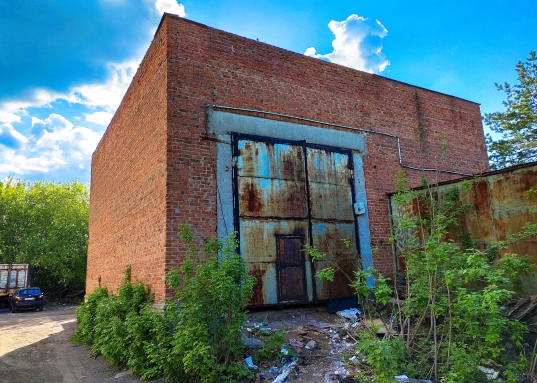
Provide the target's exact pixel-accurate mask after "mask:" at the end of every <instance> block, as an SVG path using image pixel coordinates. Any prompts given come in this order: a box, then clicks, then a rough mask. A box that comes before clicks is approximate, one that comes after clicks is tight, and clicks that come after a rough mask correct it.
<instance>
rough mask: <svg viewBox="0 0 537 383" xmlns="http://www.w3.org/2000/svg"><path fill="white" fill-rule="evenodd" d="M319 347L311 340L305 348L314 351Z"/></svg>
mask: <svg viewBox="0 0 537 383" xmlns="http://www.w3.org/2000/svg"><path fill="white" fill-rule="evenodd" d="M315 346H317V343H315V341H314V340H310V341H309V342H308V343H306V346H305V348H306V349H308V350H313V349H314V348H315Z"/></svg>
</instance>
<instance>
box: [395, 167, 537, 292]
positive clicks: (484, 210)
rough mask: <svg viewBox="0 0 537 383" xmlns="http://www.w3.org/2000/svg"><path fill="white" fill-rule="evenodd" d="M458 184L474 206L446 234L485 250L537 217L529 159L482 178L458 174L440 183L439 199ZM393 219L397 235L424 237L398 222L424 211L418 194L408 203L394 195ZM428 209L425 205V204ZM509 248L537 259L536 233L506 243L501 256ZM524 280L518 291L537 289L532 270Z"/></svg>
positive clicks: (535, 170) (536, 178) (536, 173)
mask: <svg viewBox="0 0 537 383" xmlns="http://www.w3.org/2000/svg"><path fill="white" fill-rule="evenodd" d="M463 182H465V183H469V186H470V188H469V190H467V188H466V187H463V186H465V185H463ZM454 188H456V189H458V192H459V197H458V198H459V203H460V204H461V205H462V204H468V205H469V206H470V208H469V209H468V210H466V211H464V212H462V213H461V214H460V215H459V216H458V217H457V220H458V224H457V225H455V226H451V227H449V229H448V235H447V238H446V239H450V240H453V241H455V242H461V241H462V238H463V236H465V237H467V238H469V239H471V240H472V242H473V243H474V244H475V246H476V247H477V248H478V249H481V250H486V249H488V248H489V247H490V244H491V243H492V242H495V241H501V240H504V239H506V238H508V237H509V236H511V235H513V234H516V233H519V232H521V231H522V229H523V227H524V224H525V223H527V222H530V223H535V222H537V217H536V215H535V214H534V213H532V210H533V209H534V207H535V206H536V205H537V204H536V202H535V199H530V198H527V196H526V195H525V192H527V191H528V190H530V189H534V190H535V189H537V164H535V163H534V164H527V165H522V166H517V167H513V168H507V169H503V170H501V171H497V172H492V173H489V174H486V175H483V176H481V177H479V178H474V179H466V180H464V181H463V180H458V181H455V182H449V183H445V184H440V185H439V186H438V187H437V189H435V193H437V195H438V196H439V197H440V199H443V198H445V195H446V194H448V193H450V192H451V191H452V190H453V189H454ZM390 203H391V211H392V222H393V224H394V228H395V229H394V230H395V235H396V237H398V238H399V237H403V236H402V235H401V234H404V237H403V240H399V242H402V243H404V238H407V237H409V238H416V239H418V240H419V239H420V236H419V235H418V234H417V233H416V231H414V232H412V230H406V231H405V230H403V229H400V228H398V225H397V224H398V222H399V220H400V218H403V217H404V218H406V219H416V218H417V217H418V216H419V214H420V206H419V204H418V198H414V199H413V201H412V202H411V203H409V204H407V205H402V204H400V203H399V202H398V201H397V200H396V199H394V198H393V197H392V198H391V202H390ZM421 212H423V210H421ZM401 251H402V246H400V245H398V243H396V256H397V257H398V265H399V270H401V271H402V270H404V269H403V268H402V267H404V264H402V263H403V262H401V260H402V257H400V254H401ZM504 252H510V253H516V254H519V255H528V256H529V257H530V260H531V262H533V263H536V262H537V239H536V238H535V237H529V238H525V239H521V240H519V241H516V242H514V243H510V244H509V245H508V247H507V248H505V249H501V250H500V251H499V254H498V256H499V257H501V256H502V255H503V254H504ZM519 279H520V283H517V284H515V290H516V291H517V293H519V294H531V295H534V294H536V293H537V278H536V277H535V276H534V274H533V273H528V274H526V275H521V276H520V277H519Z"/></svg>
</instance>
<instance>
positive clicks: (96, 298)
mask: <svg viewBox="0 0 537 383" xmlns="http://www.w3.org/2000/svg"><path fill="white" fill-rule="evenodd" d="M107 297H108V290H107V289H106V288H105V287H99V288H98V289H96V290H95V291H93V293H91V294H90V295H88V297H87V298H86V301H85V302H84V303H83V304H82V305H81V306H79V307H77V308H76V320H77V321H78V323H79V326H78V328H77V329H76V330H75V332H74V333H73V336H72V337H71V340H72V341H73V342H76V343H81V344H87V345H91V344H93V341H94V339H95V316H96V313H97V305H98V303H99V302H100V301H101V300H102V299H103V298H107Z"/></svg>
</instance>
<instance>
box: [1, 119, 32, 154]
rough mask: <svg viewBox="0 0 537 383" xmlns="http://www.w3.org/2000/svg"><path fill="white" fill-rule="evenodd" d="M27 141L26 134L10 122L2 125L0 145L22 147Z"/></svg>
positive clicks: (14, 147) (13, 147)
mask: <svg viewBox="0 0 537 383" xmlns="http://www.w3.org/2000/svg"><path fill="white" fill-rule="evenodd" d="M27 141H28V140H27V139H26V137H24V135H22V134H21V133H19V132H17V131H16V130H15V129H14V128H13V125H11V124H8V123H4V124H2V125H0V147H1V146H3V147H4V148H12V149H16V148H20V147H22V145H23V144H25V143H26V142H27Z"/></svg>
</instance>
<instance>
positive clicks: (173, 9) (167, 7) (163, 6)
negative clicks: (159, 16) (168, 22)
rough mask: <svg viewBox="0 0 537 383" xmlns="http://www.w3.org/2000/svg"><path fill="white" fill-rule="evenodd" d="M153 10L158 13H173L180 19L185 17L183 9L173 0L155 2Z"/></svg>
mask: <svg viewBox="0 0 537 383" xmlns="http://www.w3.org/2000/svg"><path fill="white" fill-rule="evenodd" d="M155 8H157V11H158V12H159V13H164V12H167V13H173V14H174V15H178V16H181V17H186V12H185V7H184V6H183V4H178V3H177V1H175V0H156V2H155Z"/></svg>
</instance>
